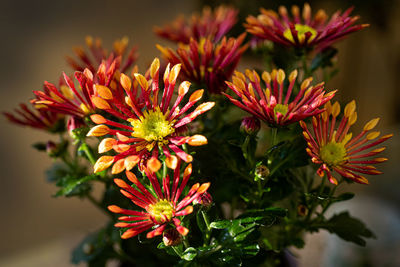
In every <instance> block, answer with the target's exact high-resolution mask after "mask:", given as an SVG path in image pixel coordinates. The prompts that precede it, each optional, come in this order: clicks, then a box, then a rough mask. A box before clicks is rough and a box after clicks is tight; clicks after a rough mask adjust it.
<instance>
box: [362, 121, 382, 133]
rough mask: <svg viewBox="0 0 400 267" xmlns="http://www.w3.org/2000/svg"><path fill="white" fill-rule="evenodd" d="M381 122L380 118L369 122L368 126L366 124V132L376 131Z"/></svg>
mask: <svg viewBox="0 0 400 267" xmlns="http://www.w3.org/2000/svg"><path fill="white" fill-rule="evenodd" d="M379 120H380V119H379V118H375V119H372V120H370V121H369V122H367V124H365V126H364V131H370V130H372V129H374V128H375V126H376V125H377V124H378V122H379Z"/></svg>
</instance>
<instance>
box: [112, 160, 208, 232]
mask: <svg viewBox="0 0 400 267" xmlns="http://www.w3.org/2000/svg"><path fill="white" fill-rule="evenodd" d="M178 165H180V162H179V163H178ZM145 172H146V176H147V177H148V178H149V180H150V183H151V188H152V191H154V193H152V192H151V191H149V190H148V189H146V187H145V186H144V185H143V184H142V183H140V182H139V181H138V179H137V178H136V176H135V175H134V174H133V173H131V172H128V171H127V172H126V175H127V177H128V179H129V181H131V182H132V183H133V184H134V186H130V185H128V184H127V183H126V182H125V181H123V180H121V179H114V182H115V183H116V184H117V185H118V186H119V187H120V188H121V190H120V191H121V193H122V194H123V195H124V196H126V197H127V198H129V199H130V200H131V201H132V202H133V203H134V204H135V205H136V206H138V207H140V208H142V209H143V210H142V211H136V210H128V209H122V208H120V207H118V206H115V205H112V206H108V209H109V210H110V211H112V212H114V213H118V214H123V215H126V216H122V217H119V218H118V219H119V220H120V221H121V222H118V223H116V224H115V226H116V227H121V228H128V230H126V231H125V232H124V233H123V234H122V236H121V238H123V239H127V238H131V237H133V236H136V235H138V234H140V233H142V232H144V231H146V230H148V229H150V228H152V227H153V230H152V231H150V232H148V233H147V238H153V237H155V236H158V235H161V234H162V233H163V232H164V231H167V230H168V229H171V228H169V227H174V228H175V229H176V230H177V231H178V232H179V233H180V234H181V235H183V236H185V235H187V233H188V232H189V230H188V229H187V228H185V227H183V226H182V225H181V221H180V219H179V217H181V216H185V215H187V214H190V213H192V211H193V207H192V206H189V205H190V204H192V202H193V201H194V200H195V199H197V198H198V197H199V196H200V195H201V194H203V193H204V192H206V191H207V189H208V187H209V186H210V183H204V184H202V185H200V184H198V183H197V184H195V185H193V186H192V188H191V189H190V190H189V192H188V193H187V195H186V196H185V197H184V198H183V199H182V200H180V201H179V198H180V196H181V194H182V192H183V190H184V189H185V187H186V184H187V182H188V180H189V177H190V175H191V173H192V165H191V164H189V165H188V166H187V167H186V169H185V171H184V174H183V179H182V181H181V182H180V166H178V167H177V168H175V170H174V177H173V181H172V186H171V182H170V178H169V176H168V175H167V176H166V177H163V179H162V187H161V186H160V184H159V182H158V179H157V176H156V175H155V174H154V173H153V172H150V171H148V170H147V169H145ZM179 182H180V184H179ZM172 229H173V228H172Z"/></svg>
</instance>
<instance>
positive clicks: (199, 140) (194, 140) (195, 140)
mask: <svg viewBox="0 0 400 267" xmlns="http://www.w3.org/2000/svg"><path fill="white" fill-rule="evenodd" d="M187 143H188V144H189V145H191V146H202V145H206V144H207V138H206V137H205V136H204V135H200V134H196V135H193V136H191V137H189V139H188V141H187Z"/></svg>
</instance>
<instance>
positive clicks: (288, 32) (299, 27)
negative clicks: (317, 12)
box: [283, 24, 317, 43]
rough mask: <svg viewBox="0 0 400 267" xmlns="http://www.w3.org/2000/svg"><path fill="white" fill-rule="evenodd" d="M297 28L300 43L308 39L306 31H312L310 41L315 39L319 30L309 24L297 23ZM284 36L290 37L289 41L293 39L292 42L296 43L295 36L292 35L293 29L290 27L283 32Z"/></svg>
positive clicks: (295, 26)
mask: <svg viewBox="0 0 400 267" xmlns="http://www.w3.org/2000/svg"><path fill="white" fill-rule="evenodd" d="M294 28H295V30H296V31H297V38H298V39H299V42H300V43H303V42H304V40H305V39H306V33H307V32H310V33H311V36H310V38H309V39H308V43H309V42H311V41H312V40H314V38H315V36H317V31H316V30H315V29H313V28H312V27H310V26H308V25H304V24H295V25H294ZM283 36H284V37H285V38H286V39H288V40H289V41H291V42H292V43H294V42H295V41H294V38H293V35H292V31H291V30H290V28H287V29H286V30H285V31H284V32H283Z"/></svg>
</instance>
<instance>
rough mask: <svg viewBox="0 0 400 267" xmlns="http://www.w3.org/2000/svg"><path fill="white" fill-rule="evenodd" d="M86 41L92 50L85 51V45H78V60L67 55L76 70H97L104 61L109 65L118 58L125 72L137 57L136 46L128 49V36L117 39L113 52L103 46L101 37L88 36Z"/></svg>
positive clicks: (76, 50) (121, 70)
mask: <svg viewBox="0 0 400 267" xmlns="http://www.w3.org/2000/svg"><path fill="white" fill-rule="evenodd" d="M85 41H86V45H87V47H88V48H89V51H90V52H87V51H85V49H84V48H83V47H76V48H74V52H75V54H76V56H77V57H78V60H75V59H74V58H72V57H70V56H67V57H66V59H67V62H68V64H69V65H70V66H71V67H72V69H73V70H75V71H81V72H82V71H84V70H85V69H89V70H90V71H91V72H96V71H97V69H98V68H99V66H100V64H101V63H102V62H103V61H104V62H105V64H106V66H107V67H108V66H109V65H111V63H112V62H113V61H114V60H117V61H118V64H117V65H118V66H119V71H120V72H125V71H127V69H128V68H130V67H131V66H132V64H133V63H134V62H135V61H136V59H137V54H136V47H132V48H131V49H130V50H129V51H127V47H128V44H129V39H128V37H126V36H125V37H123V38H121V39H119V40H115V42H114V44H113V50H112V51H111V52H108V51H107V50H106V49H105V48H103V46H102V41H101V39H100V38H93V37H92V36H87V37H86V40H85Z"/></svg>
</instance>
